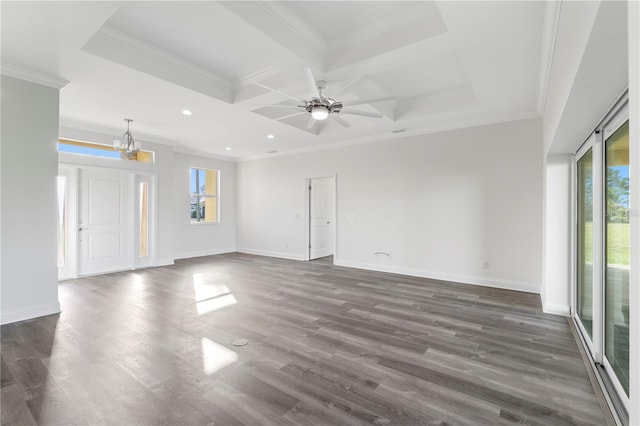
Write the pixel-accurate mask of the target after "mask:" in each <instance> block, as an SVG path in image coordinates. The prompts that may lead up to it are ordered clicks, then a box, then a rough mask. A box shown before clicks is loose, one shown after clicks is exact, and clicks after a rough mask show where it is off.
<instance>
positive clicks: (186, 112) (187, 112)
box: [182, 109, 191, 115]
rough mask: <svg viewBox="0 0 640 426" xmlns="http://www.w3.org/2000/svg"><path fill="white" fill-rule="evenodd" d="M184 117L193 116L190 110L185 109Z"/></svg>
mask: <svg viewBox="0 0 640 426" xmlns="http://www.w3.org/2000/svg"><path fill="white" fill-rule="evenodd" d="M182 115H191V111H189V110H188V109H183V110H182Z"/></svg>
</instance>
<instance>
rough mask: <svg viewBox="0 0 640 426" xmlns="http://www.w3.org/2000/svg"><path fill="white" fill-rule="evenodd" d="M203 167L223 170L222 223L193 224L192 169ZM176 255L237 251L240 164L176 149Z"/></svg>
mask: <svg viewBox="0 0 640 426" xmlns="http://www.w3.org/2000/svg"><path fill="white" fill-rule="evenodd" d="M191 167H199V168H205V169H214V170H218V171H220V184H219V185H220V193H219V195H218V196H219V200H220V201H219V202H220V212H219V215H220V223H200V224H191V216H190V210H189V205H190V198H189V169H190V168H191ZM172 176H173V197H172V203H173V205H172V212H173V230H174V256H175V258H176V259H180V258H185V257H196V256H206V255H211V254H218V253H227V252H232V251H235V247H236V240H235V233H236V164H235V163H232V162H230V161H224V160H218V159H214V158H208V157H197V156H193V155H187V154H181V153H175V154H174V160H173V175H172Z"/></svg>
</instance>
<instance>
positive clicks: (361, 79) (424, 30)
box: [1, 1, 557, 158]
mask: <svg viewBox="0 0 640 426" xmlns="http://www.w3.org/2000/svg"><path fill="white" fill-rule="evenodd" d="M1 7H2V10H1V12H2V16H1V19H2V64H1V65H2V71H3V72H4V73H7V74H10V75H17V76H20V75H29V76H31V77H34V78H40V79H42V80H46V79H49V81H62V80H67V81H68V82H69V83H68V84H67V85H66V86H65V87H64V88H63V89H62V91H61V104H60V120H61V126H63V127H71V128H79V129H85V130H94V131H97V132H101V133H106V134H113V135H114V137H118V136H119V135H120V134H121V133H122V132H123V131H124V122H123V119H124V118H125V117H128V118H132V119H133V120H134V123H133V124H132V131H133V133H134V135H135V136H136V137H137V138H138V139H145V140H149V141H155V142H161V143H168V144H172V145H175V146H176V149H178V150H184V151H193V152H201V153H207V154H212V155H219V156H225V157H231V158H247V157H253V156H260V155H266V153H267V152H269V151H278V152H284V151H290V150H303V149H313V148H315V147H317V146H323V145H325V146H326V145H334V144H342V143H354V142H366V141H368V140H375V139H380V138H385V137H389V136H390V135H392V134H394V133H397V132H404V133H421V132H429V131H436V130H441V129H448V128H456V127H464V126H469V125H477V124H483V123H492V122H498V121H504V120H509V119H517V118H524V117H531V116H534V115H537V114H539V109H540V103H541V100H542V99H543V95H544V91H545V90H546V88H545V78H546V71H547V69H548V61H549V59H548V56H549V50H550V48H549V44H550V40H551V38H552V37H551V33H552V31H551V30H552V28H553V22H551V21H552V20H553V16H554V12H553V10H554V9H555V8H556V7H557V5H556V3H552V2H549V3H548V2H543V1H531V2H525V1H517V2H516V1H514V2H485V1H473V2H450V1H442V2H440V1H436V2H433V1H408V2H403V1H353V2H352V1H283V2H278V1H265V2H259V1H230V2H211V1H195V2H185V1H176V2H170V1H143V2H55V1H52V2H50V1H47V2H10V1H3V2H2V3H1ZM306 68H308V69H310V70H311V72H312V74H313V75H314V77H315V78H316V79H321V80H324V81H326V89H325V90H324V91H323V95H325V96H330V97H332V98H334V99H336V100H339V101H342V102H343V103H344V104H345V105H347V104H348V103H349V101H351V102H355V103H360V102H359V101H361V100H363V99H365V100H366V99H372V98H384V99H386V100H384V101H380V102H375V103H371V104H362V105H358V107H357V109H358V110H360V111H362V112H364V113H370V114H372V115H376V114H379V115H381V116H382V117H381V118H372V117H365V116H360V115H349V114H347V113H346V107H345V112H344V113H343V112H340V113H338V114H337V115H339V119H338V120H334V119H333V116H335V115H332V116H330V118H329V119H328V120H324V121H322V122H318V123H315V122H313V121H311V119H310V117H309V114H308V113H306V112H304V113H302V114H297V115H295V113H296V112H299V111H301V109H298V110H296V109H289V108H282V107H272V106H270V105H280V106H282V105H296V104H300V101H295V100H294V99H293V98H296V99H301V100H308V99H310V98H311V97H313V96H315V95H314V93H313V90H312V89H313V87H310V83H309V81H308V78H307V74H306V71H305V69H306ZM270 89H272V90H270ZM279 92H280V93H279ZM184 109H188V110H190V111H191V112H192V115H191V116H184V115H182V114H181V111H182V110H184ZM268 134H272V135H274V138H272V139H268V138H267V137H266V136H267V135H268ZM227 147H228V148H231V150H227V149H226V148H227Z"/></svg>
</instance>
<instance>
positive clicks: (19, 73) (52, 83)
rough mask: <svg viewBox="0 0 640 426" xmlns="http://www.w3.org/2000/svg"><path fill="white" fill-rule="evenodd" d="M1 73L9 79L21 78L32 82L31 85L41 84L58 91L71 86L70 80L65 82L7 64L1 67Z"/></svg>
mask: <svg viewBox="0 0 640 426" xmlns="http://www.w3.org/2000/svg"><path fill="white" fill-rule="evenodd" d="M0 73H2V74H4V75H6V76H9V77H14V78H19V79H20V80H26V81H30V82H31V83H36V84H41V85H43V86H47V87H52V88H54V89H58V90H60V89H62V88H64V87H65V86H66V85H67V84H69V80H65V79H64V78H62V77H58V76H55V75H52V74H47V73H43V72H40V71H35V70H31V69H27V68H22V67H18V66H15V65H11V64H7V63H3V64H2V65H1V66H0Z"/></svg>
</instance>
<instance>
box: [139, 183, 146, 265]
mask: <svg viewBox="0 0 640 426" xmlns="http://www.w3.org/2000/svg"><path fill="white" fill-rule="evenodd" d="M139 195H140V200H139V201H140V206H139V212H140V223H139V228H140V235H139V239H140V247H138V251H139V255H140V257H147V256H148V255H149V183H147V182H140V188H139Z"/></svg>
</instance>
